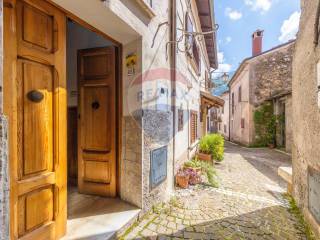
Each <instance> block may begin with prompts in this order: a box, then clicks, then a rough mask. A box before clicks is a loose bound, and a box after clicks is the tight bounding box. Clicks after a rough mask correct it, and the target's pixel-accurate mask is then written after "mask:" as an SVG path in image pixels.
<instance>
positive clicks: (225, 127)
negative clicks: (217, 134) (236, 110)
mask: <svg viewBox="0 0 320 240" xmlns="http://www.w3.org/2000/svg"><path fill="white" fill-rule="evenodd" d="M223 130H224V133H226V132H227V125H225V124H224V126H223Z"/></svg>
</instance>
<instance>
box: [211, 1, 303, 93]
mask: <svg viewBox="0 0 320 240" xmlns="http://www.w3.org/2000/svg"><path fill="white" fill-rule="evenodd" d="M213 1H214V4H215V18H216V23H217V24H219V30H218V32H217V43H218V59H219V69H217V70H216V72H217V73H216V74H214V78H218V77H219V76H220V75H221V73H222V72H228V73H229V75H232V74H233V73H234V71H236V70H237V68H238V66H239V65H240V63H241V62H242V60H243V59H245V58H247V57H250V56H251V54H252V40H251V35H252V33H253V32H254V31H255V30H257V29H262V30H264V37H263V51H266V50H268V49H270V48H273V47H275V46H277V45H279V44H282V43H285V42H287V41H289V40H292V39H294V38H295V36H296V33H297V31H298V28H299V19H300V0H213ZM217 82H218V83H219V80H218V81H217ZM223 91H225V86H223V87H221V88H218V89H217V90H216V91H215V94H216V95H220V94H221V92H223Z"/></svg>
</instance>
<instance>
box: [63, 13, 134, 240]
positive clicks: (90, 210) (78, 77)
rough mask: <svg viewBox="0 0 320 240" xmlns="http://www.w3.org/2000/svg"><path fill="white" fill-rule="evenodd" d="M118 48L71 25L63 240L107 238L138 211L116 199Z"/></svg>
mask: <svg viewBox="0 0 320 240" xmlns="http://www.w3.org/2000/svg"><path fill="white" fill-rule="evenodd" d="M118 54H119V51H118V47H117V46H116V45H115V44H114V43H113V42H111V41H110V40H108V39H106V38H104V37H103V36H100V35H99V34H97V33H95V32H93V31H91V30H89V29H86V28H85V27H83V26H81V25H79V24H78V23H76V22H74V21H72V20H70V19H69V20H68V21H67V95H68V98H67V99H68V101H67V103H68V104H67V105H68V111H67V113H68V125H67V128H68V129H67V137H68V146H67V152H68V154H67V156H68V159H67V165H68V174H67V179H68V203H67V213H68V214H67V215H68V221H67V235H66V237H65V239H108V238H109V237H111V236H113V235H114V234H115V233H116V232H117V231H119V230H120V229H121V228H122V227H123V226H125V224H127V223H128V222H129V221H130V220H131V219H132V218H134V217H135V216H136V215H137V214H138V212H139V210H137V209H136V208H135V207H133V206H132V205H130V204H127V203H125V202H123V201H121V200H120V198H118V191H117V190H118V189H119V187H118V185H119V182H118V179H119V178H118V173H117V172H118V171H117V169H118V165H119V162H118V161H117V159H118V157H117V142H118V141H117V137H118V135H119V133H118V132H117V131H119V130H118V129H119V128H118V124H117V123H118V122H119V121H118V119H117V116H118V105H117V99H118V96H117V92H118V88H119V86H120V84H119V81H120V79H119V78H118V76H119V71H120V69H119V66H120V63H119V58H118Z"/></svg>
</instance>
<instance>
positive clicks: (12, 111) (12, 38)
mask: <svg viewBox="0 0 320 240" xmlns="http://www.w3.org/2000/svg"><path fill="white" fill-rule="evenodd" d="M45 1H46V2H48V3H49V4H51V5H52V6H54V7H56V8H57V9H59V10H60V11H61V12H63V13H64V15H65V21H67V19H71V20H72V21H74V22H76V23H78V24H79V25H81V26H82V27H84V28H86V29H88V30H91V31H93V32H95V33H96V34H98V35H100V36H102V37H103V38H105V39H106V40H108V41H111V42H112V43H113V44H114V46H115V49H116V138H117V139H116V169H117V171H116V174H117V181H116V186H117V187H116V189H117V195H118V196H119V195H120V189H121V182H120V177H121V176H120V173H121V171H120V167H121V159H122V158H121V156H122V147H121V146H122V122H123V74H122V71H123V66H122V54H123V46H122V44H121V43H119V42H118V41H116V40H114V39H113V38H112V37H110V36H108V35H107V34H105V33H104V32H102V31H100V30H98V29H97V28H95V27H93V26H92V25H90V24H89V23H87V22H86V21H84V20H82V19H81V18H79V17H77V16H75V15H74V14H72V13H70V12H69V11H67V10H65V9H63V8H62V7H61V6H59V5H57V4H56V3H54V2H52V1H51V0H45ZM13 2H14V4H13ZM15 9H16V8H15V0H4V3H3V28H4V29H5V28H7V29H13V30H14V29H15V27H14V26H12V22H13V21H15V19H16V18H15V12H14V13H12V11H15ZM13 14H14V15H13ZM12 15H13V16H12ZM65 36H66V37H65V41H67V35H65ZM3 39H4V41H6V42H16V41H17V36H16V34H12V31H10V32H6V31H4V32H3ZM5 46H6V45H4V48H3V56H5V57H4V64H3V89H2V93H3V113H4V114H5V115H6V116H8V119H9V120H12V119H13V121H9V122H8V139H9V141H8V162H9V163H10V165H11V164H14V165H13V166H9V172H8V176H9V179H16V177H17V176H16V174H15V173H13V172H12V169H16V168H17V166H16V161H13V160H12V156H13V157H15V156H16V154H15V153H16V152H17V144H16V143H17V136H16V134H15V133H16V130H17V126H16V114H17V109H16V105H15V102H16V101H17V95H16V90H15V88H16V85H15V79H16V55H17V46H16V45H15V44H10V46H9V47H5ZM7 46H8V45H7ZM66 77H67V76H66ZM67 108H68V106H67V104H66V109H65V110H66V111H67ZM65 124H67V122H66V123H65ZM65 142H66V143H67V136H66V139H65ZM65 161H67V159H66V160H65ZM65 164H67V162H65ZM65 171H67V168H66V169H65ZM66 174H67V172H66ZM13 182H14V181H10V193H9V194H10V209H9V216H10V236H11V238H12V237H13V236H14V235H13V234H14V233H15V232H17V228H18V226H17V224H14V223H15V222H17V221H16V220H17V219H16V218H15V216H14V215H12V210H13V209H16V211H17V206H15V203H14V201H13V198H12V196H13V195H14V194H16V192H17V190H18V189H17V188H18V186H17V185H16V184H13Z"/></svg>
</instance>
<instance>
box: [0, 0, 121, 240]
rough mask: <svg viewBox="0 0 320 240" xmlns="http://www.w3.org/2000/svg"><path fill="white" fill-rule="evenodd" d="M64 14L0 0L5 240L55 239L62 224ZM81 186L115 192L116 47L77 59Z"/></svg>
mask: <svg viewBox="0 0 320 240" xmlns="http://www.w3.org/2000/svg"><path fill="white" fill-rule="evenodd" d="M66 19H67V17H66V14H64V12H63V11H61V10H59V9H57V8H56V7H54V6H52V5H51V4H49V3H48V2H47V1H44V0H5V1H4V83H3V89H4V113H5V114H6V115H7V116H8V122H9V136H8V137H9V166H10V185H11V187H10V217H11V219H10V228H11V229H10V235H11V239H33V240H38V239H39V240H41V239H46V240H47V239H59V238H60V237H62V236H63V235H64V234H65V233H66V221H67V127H66V126H67V89H66ZM78 64H79V69H80V70H81V71H79V79H80V88H79V90H80V96H79V99H80V101H79V104H80V111H79V129H78V131H79V136H80V137H79V148H78V149H79V150H78V154H79V174H78V176H79V180H78V182H79V189H80V191H81V192H84V193H89V194H98V195H103V196H115V194H116V151H115V149H116V140H115V139H116V130H115V122H116V109H115V99H116V96H115V92H116V91H115V50H114V48H112V47H109V48H104V49H94V50H85V51H82V52H81V53H80V54H79V59H78Z"/></svg>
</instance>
